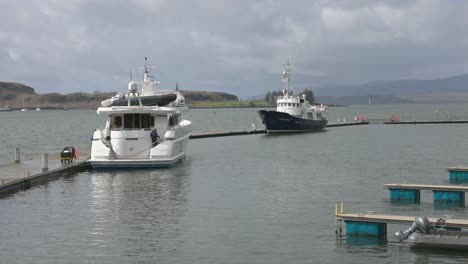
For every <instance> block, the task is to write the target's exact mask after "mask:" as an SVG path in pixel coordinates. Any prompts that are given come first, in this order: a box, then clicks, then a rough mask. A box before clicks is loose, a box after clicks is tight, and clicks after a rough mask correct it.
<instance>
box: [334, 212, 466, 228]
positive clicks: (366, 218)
mask: <svg viewBox="0 0 468 264" xmlns="http://www.w3.org/2000/svg"><path fill="white" fill-rule="evenodd" d="M415 218H416V216H404V215H385V214H356V213H342V214H337V215H336V219H338V220H342V221H356V222H370V223H384V224H412V223H413V222H414V219H415ZM428 219H429V222H431V223H435V222H437V220H438V218H436V217H428ZM445 223H446V226H447V227H455V228H468V220H467V219H445Z"/></svg>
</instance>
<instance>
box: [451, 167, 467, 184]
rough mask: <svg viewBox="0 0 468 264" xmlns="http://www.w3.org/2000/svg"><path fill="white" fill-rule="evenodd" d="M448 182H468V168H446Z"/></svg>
mask: <svg viewBox="0 0 468 264" xmlns="http://www.w3.org/2000/svg"><path fill="white" fill-rule="evenodd" d="M447 171H448V174H449V180H450V181H468V167H449V168H447Z"/></svg>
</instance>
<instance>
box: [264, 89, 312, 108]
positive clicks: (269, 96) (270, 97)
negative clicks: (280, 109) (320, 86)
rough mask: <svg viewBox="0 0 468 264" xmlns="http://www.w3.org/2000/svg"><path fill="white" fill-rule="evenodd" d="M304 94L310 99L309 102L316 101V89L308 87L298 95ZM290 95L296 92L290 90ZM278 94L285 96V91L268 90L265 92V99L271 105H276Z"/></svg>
mask: <svg viewBox="0 0 468 264" xmlns="http://www.w3.org/2000/svg"><path fill="white" fill-rule="evenodd" d="M304 94H305V96H306V100H307V101H309V103H315V96H314V91H312V90H309V89H307V88H306V89H304V90H303V91H302V92H299V94H298V95H299V96H302V95H304ZM289 95H294V92H293V91H289ZM278 96H283V91H273V92H267V93H266V94H265V101H266V102H267V103H269V104H271V105H274V104H275V103H276V98H278Z"/></svg>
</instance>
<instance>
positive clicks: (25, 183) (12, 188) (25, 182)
mask: <svg viewBox="0 0 468 264" xmlns="http://www.w3.org/2000/svg"><path fill="white" fill-rule="evenodd" d="M89 168H90V165H89V163H88V162H86V161H83V162H79V163H75V164H72V165H69V166H63V167H61V168H58V169H54V170H48V171H44V172H42V173H38V174H35V175H31V176H28V177H24V178H21V179H18V180H14V181H11V182H8V183H5V184H2V185H0V197H3V196H6V195H8V194H13V193H16V192H18V191H24V190H27V189H29V188H31V187H33V186H36V185H39V184H42V183H44V182H47V181H50V180H53V179H56V178H60V177H63V176H70V175H73V174H75V173H78V172H82V171H86V170H88V169H89Z"/></svg>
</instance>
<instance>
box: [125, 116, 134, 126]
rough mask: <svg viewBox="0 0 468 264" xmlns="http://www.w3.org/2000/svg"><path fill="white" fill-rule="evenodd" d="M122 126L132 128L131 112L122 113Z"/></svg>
mask: <svg viewBox="0 0 468 264" xmlns="http://www.w3.org/2000/svg"><path fill="white" fill-rule="evenodd" d="M124 128H125V129H132V128H133V114H125V115H124Z"/></svg>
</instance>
